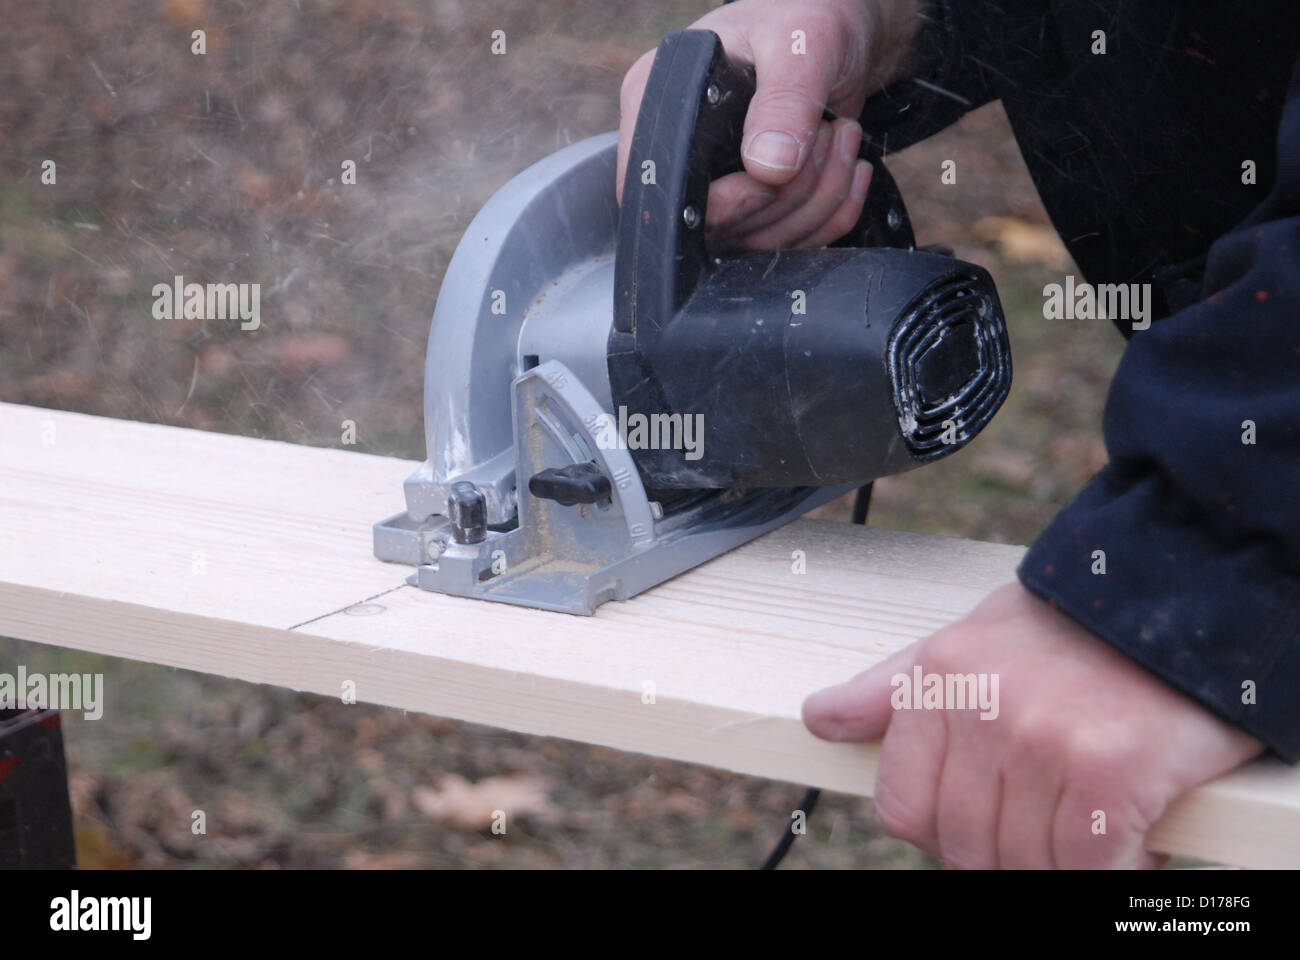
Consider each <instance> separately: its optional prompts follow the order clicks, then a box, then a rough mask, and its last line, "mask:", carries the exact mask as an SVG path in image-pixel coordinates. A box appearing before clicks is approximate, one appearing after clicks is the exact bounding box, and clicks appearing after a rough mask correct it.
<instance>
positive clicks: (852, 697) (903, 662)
mask: <svg viewBox="0 0 1300 960" xmlns="http://www.w3.org/2000/svg"><path fill="white" fill-rule="evenodd" d="M915 662H916V644H914V643H913V644H910V645H909V646H906V647H904V648H903V649H902V650H899V651H897V652H896V653H894V654H893V655H892V656H889V657H887V658H886V659H884V660H881V661H880V662H879V663H878V664H876V665H875V666H874V667H872V668H871V669H869V670H864V671H863V672H862V673H859V674H858V675H857V676H856V677H854V678H853V679H852V680H848V681H845V682H844V683H841V684H839V685H838V686H834V687H827V688H826V689H825V690H818V691H817V692H816V693H814V694H812V695H811V696H810V697H808V699H807V700H805V701H804V702H803V722H804V726H806V727H807V728H808V729H809V730H810V731H811V732H812V733H813V735H814V736H818V737H821V738H822V739H823V740H835V741H841V742H842V741H851V742H854V743H858V742H862V741H867V740H879V739H880V738H881V737H883V736H884V735H885V730H886V728H888V726H889V721H890V719H891V718H892V716H893V714H894V709H893V706H892V705H891V704H890V702H889V698H890V695H891V694H892V692H893V684H891V683H890V679H891V678H892V677H894V676H896V675H897V674H899V673H906V672H907V671H910V670H911V669H912V665H913V664H914V663H915Z"/></svg>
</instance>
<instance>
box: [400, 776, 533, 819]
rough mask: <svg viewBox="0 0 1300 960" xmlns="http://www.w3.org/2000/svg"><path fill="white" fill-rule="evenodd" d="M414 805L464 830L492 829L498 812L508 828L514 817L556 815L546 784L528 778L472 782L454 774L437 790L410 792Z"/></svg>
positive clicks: (426, 813) (433, 816)
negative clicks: (501, 813) (498, 811)
mask: <svg viewBox="0 0 1300 960" xmlns="http://www.w3.org/2000/svg"><path fill="white" fill-rule="evenodd" d="M411 802H412V803H413V804H415V807H416V809H417V810H419V811H420V812H421V813H423V814H424V815H425V816H426V817H429V818H430V819H432V820H439V821H441V822H443V823H447V824H450V825H451V826H453V827H459V828H460V829H462V830H481V829H483V828H485V827H487V826H490V825H491V824H492V821H493V819H494V817H495V811H497V810H501V811H503V812H504V813H505V815H506V818H507V819H506V823H507V829H508V828H509V822H510V820H511V819H513V818H514V817H518V816H521V815H532V816H536V817H541V818H546V817H549V816H551V815H553V814H554V813H555V808H554V807H553V806H552V805H551V799H550V796H549V795H548V793H547V785H546V782H545V781H544V780H542V779H541V778H539V777H532V776H526V775H520V776H508V777H488V778H486V779H484V780H480V781H479V782H478V783H470V782H469V781H468V780H466V779H465V778H463V777H459V776H457V775H456V774H454V773H452V774H448V775H447V776H445V777H443V778H442V780H441V781H440V782H439V783H438V785H437V787H416V788H415V789H414V790H412V791H411Z"/></svg>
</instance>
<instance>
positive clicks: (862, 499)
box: [759, 483, 871, 870]
mask: <svg viewBox="0 0 1300 960" xmlns="http://www.w3.org/2000/svg"><path fill="white" fill-rule="evenodd" d="M870 506H871V484H869V483H868V484H866V485H865V486H862V487H858V492H857V495H856V496H855V497H854V498H853V522H854V523H856V524H858V525H859V526H865V525H866V522H867V509H868V508H869V507H870ZM821 795H822V792H821V791H820V790H819V789H817V788H816V787H809V788H808V790H807V792H806V793H805V794H804V795H803V799H802V800H801V801H799V809H800V810H802V811H803V820H804V823H805V824H807V823H808V818H809V817H811V816H812V812H813V808H814V807H816V806H817V798H818V797H820V796H821ZM796 836H797V834H796V833H795V832H794V830H793V828H792V827H786V829H785V832H784V833H782V834H781V839H780V840H778V841H777V842H776V846H775V847H773V848H772V852H771V853H769V854H768V855H767V859H766V860H764V861H763V865H762V866H761V867H759V869H760V870H775V869H776V868H777V866H778V865H779V864H780V863H781V861H782V860H784V859H785V855H786V854H787V853H789V852H790V847H791V845H792V844H793V843H794V838H795V837H796Z"/></svg>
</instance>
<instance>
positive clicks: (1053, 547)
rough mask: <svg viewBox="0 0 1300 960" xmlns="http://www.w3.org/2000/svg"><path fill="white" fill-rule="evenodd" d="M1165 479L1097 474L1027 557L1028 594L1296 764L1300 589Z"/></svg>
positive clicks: (1265, 546) (1262, 544)
mask: <svg viewBox="0 0 1300 960" xmlns="http://www.w3.org/2000/svg"><path fill="white" fill-rule="evenodd" d="M1271 549H1272V548H1271V547H1270V545H1269V543H1268V542H1267V541H1263V540H1260V541H1257V542H1249V541H1243V542H1240V543H1233V544H1228V543H1224V542H1222V541H1220V540H1218V539H1217V538H1216V537H1215V536H1214V535H1213V534H1212V533H1211V532H1210V531H1209V530H1208V529H1206V527H1205V526H1204V525H1203V524H1202V523H1200V522H1198V518H1197V517H1196V515H1195V511H1194V510H1193V509H1192V508H1191V507H1190V506H1189V505H1188V504H1187V503H1186V502H1185V501H1184V500H1183V498H1182V497H1181V495H1180V494H1179V493H1178V491H1177V490H1175V489H1174V488H1173V487H1172V486H1171V485H1170V484H1169V483H1168V482H1167V481H1166V480H1165V479H1164V478H1163V477H1161V476H1160V475H1158V474H1151V475H1148V476H1146V477H1145V478H1143V479H1142V480H1140V481H1139V482H1136V483H1124V482H1121V481H1120V480H1119V479H1118V478H1117V477H1116V475H1115V473H1114V471H1113V469H1112V468H1110V467H1107V468H1106V469H1105V470H1103V471H1102V472H1101V473H1100V474H1098V475H1097V476H1096V477H1095V478H1094V479H1093V480H1092V481H1091V482H1090V483H1089V484H1088V486H1087V487H1085V488H1084V490H1083V492H1082V493H1080V494H1079V496H1078V497H1077V498H1076V499H1075V500H1074V501H1073V502H1072V503H1071V504H1070V505H1069V506H1068V507H1066V509H1065V510H1063V511H1062V512H1061V513H1060V514H1059V515H1057V517H1056V519H1055V520H1053V521H1052V523H1051V524H1050V525H1049V526H1048V528H1047V529H1046V530H1045V531H1044V532H1043V534H1042V535H1041V536H1040V537H1039V538H1038V540H1037V541H1035V543H1034V545H1033V546H1032V547H1030V549H1029V552H1028V553H1027V554H1026V555H1025V558H1024V560H1023V561H1022V562H1021V564H1020V568H1019V570H1018V571H1017V573H1018V575H1019V577H1020V581H1021V582H1022V583H1023V584H1024V585H1025V587H1027V588H1028V589H1029V590H1030V591H1032V592H1033V593H1035V594H1037V595H1038V596H1040V597H1042V598H1043V599H1045V600H1047V601H1049V602H1051V603H1053V604H1055V605H1056V606H1057V608H1059V609H1060V610H1061V612H1063V613H1065V614H1066V615H1067V616H1069V617H1070V618H1071V619H1073V620H1075V621H1077V622H1078V623H1080V624H1082V625H1083V626H1085V627H1087V628H1088V629H1089V630H1091V631H1092V632H1093V633H1095V634H1097V635H1098V636H1100V637H1102V638H1103V639H1105V640H1106V641H1107V642H1109V643H1110V644H1112V645H1113V646H1115V647H1116V648H1118V649H1119V650H1120V651H1121V652H1123V653H1124V654H1126V655H1127V656H1129V657H1130V658H1132V659H1133V660H1135V661H1137V662H1138V663H1140V664H1141V665H1142V666H1143V667H1145V668H1146V669H1148V670H1150V671H1151V672H1152V673H1154V674H1155V675H1157V676H1159V677H1160V678H1162V679H1163V680H1165V681H1166V682H1167V683H1169V684H1170V685H1171V686H1173V687H1175V688H1177V689H1178V690H1180V691H1182V692H1183V693H1184V694H1186V695H1187V696H1189V697H1191V698H1192V699H1194V700H1196V701H1197V702H1198V703H1200V704H1201V705H1202V706H1204V707H1206V708H1207V709H1208V710H1210V711H1212V712H1213V713H1215V714H1217V715H1218V716H1219V717H1221V718H1222V719H1224V720H1226V721H1227V722H1228V723H1231V724H1233V725H1234V726H1236V727H1239V728H1240V729H1242V730H1244V731H1246V732H1247V733H1249V734H1251V735H1252V736H1254V737H1256V738H1258V739H1259V740H1262V741H1263V742H1264V743H1266V744H1267V745H1268V746H1269V747H1270V748H1272V750H1273V751H1274V752H1275V753H1277V754H1278V755H1279V756H1281V757H1282V758H1283V759H1284V760H1286V761H1288V762H1291V763H1294V762H1296V761H1297V760H1300V579H1297V578H1295V577H1294V576H1292V575H1290V574H1288V573H1285V572H1283V571H1282V570H1281V569H1279V567H1278V565H1277V564H1276V563H1274V562H1273V561H1272V559H1271V556H1270V552H1271Z"/></svg>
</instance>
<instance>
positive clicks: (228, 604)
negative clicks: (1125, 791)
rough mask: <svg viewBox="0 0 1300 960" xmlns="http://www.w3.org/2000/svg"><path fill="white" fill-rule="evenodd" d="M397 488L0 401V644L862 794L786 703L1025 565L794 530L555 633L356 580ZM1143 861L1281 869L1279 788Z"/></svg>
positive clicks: (386, 475)
mask: <svg viewBox="0 0 1300 960" xmlns="http://www.w3.org/2000/svg"><path fill="white" fill-rule="evenodd" d="M413 466H414V464H412V463H410V462H408V461H403V460H396V459H390V458H384V457H374V456H369V455H366V454H360V453H353V452H349V451H344V450H326V449H317V448H309V447H300V446H294V445H290V444H283V443H274V442H270V441H262V440H251V439H247V438H242V437H231V436H225V435H219V434H210V433H203V432H199V431H192V430H183V429H178V428H172V427H160V426H153V425H146V424H138V423H127V422H122V421H116V420H109V419H103V418H98V417H88V416H83V415H79V414H69V413H61V412H57V411H50V410H41V409H35V408H30V407H21V406H14V405H6V404H0V634H5V635H9V636H14V637H19V638H23V639H28V640H33V641H38V642H42V643H50V644H56V645H59V646H65V647H73V648H77V649H83V650H89V651H94V652H96V653H103V654H108V655H111V656H120V657H128V658H132V659H137V660H146V661H150V662H154V663H161V664H167V665H171V666H176V667H184V668H187V669H192V670H200V671H204V672H208V673H214V674H220V675H222V676H227V677H235V678H238V679H243V680H248V681H253V682H257V683H270V684H276V685H278V686H283V687H289V688H292V689H295V690H308V691H312V692H316V693H320V694H325V695H328V696H339V695H340V694H341V692H342V691H343V688H344V684H345V683H351V684H355V689H356V693H357V697H358V698H359V699H360V700H364V701H369V702H373V703H380V704H386V705H390V706H395V707H401V708H404V709H408V710H418V711H422V712H427V713H433V714H439V715H443V716H450V717H456V718H459V719H464V720H472V721H476V722H479V723H487V724H492V725H495V726H500V727H505V728H508V729H512V730H518V731H523V732H527V733H534V734H543V735H548V736H560V737H567V738H570V739H574V740H581V741H586V742H590V743H598V744H603V745H607V746H612V747H618V748H621V749H625V750H634V751H639V752H644V753H649V754H654V755H658V756H665V757H671V758H674V759H678V760H686V761H691V762H697V763H705V764H709V765H712V766H716V767H722V768H725V769H730V770H736V771H739V772H742V773H749V774H755V775H759V776H765V777H771V778H774V779H780V780H788V781H793V782H796V783H806V784H812V785H817V786H822V787H826V788H829V789H833V790H839V791H844V792H849V793H856V794H862V795H870V794H871V791H872V787H873V783H874V778H875V761H876V748H875V747H874V746H873V745H852V744H831V743H825V742H823V741H820V740H817V739H816V738H814V737H813V736H811V735H810V734H809V733H808V732H807V731H806V730H805V729H804V727H803V724H802V723H801V722H800V719H799V713H800V705H801V703H802V701H803V698H804V697H805V696H806V695H807V693H809V692H810V691H812V690H815V689H818V688H819V687H822V686H825V685H827V684H831V683H835V682H838V681H841V680H843V679H846V678H847V677H849V676H851V675H853V674H854V673H856V672H858V671H860V670H862V669H864V668H865V667H867V666H869V665H870V664H872V663H874V662H876V661H877V660H879V659H880V658H882V657H884V656H886V655H888V654H889V653H890V652H892V651H893V650H896V649H898V648H899V647H900V646H903V645H905V644H907V643H910V642H911V641H913V640H915V639H918V638H920V637H923V636H926V635H927V634H929V633H930V632H932V631H933V630H935V629H936V628H938V627H940V626H942V625H943V624H945V623H948V622H950V621H951V620H953V619H954V618H956V617H958V616H960V615H961V614H962V613H964V612H965V611H967V610H969V609H970V608H971V607H972V606H974V605H975V604H976V603H977V602H978V601H979V599H980V598H981V597H982V596H984V595H985V594H986V593H987V592H988V591H989V590H990V589H992V588H993V587H995V586H997V585H999V584H1001V583H1005V582H1006V581H1008V580H1010V579H1011V578H1012V576H1013V571H1014V568H1015V565H1016V563H1017V561H1018V560H1019V558H1020V556H1021V554H1022V552H1023V551H1022V549H1021V548H1019V547H1008V546H1002V545H998V544H988V543H976V542H971V541H965V540H954V539H949V538H943V537H934V536H927V535H922V534H913V533H902V532H898V531H890V530H884V529H880V528H875V527H871V528H865V529H863V528H857V527H852V526H850V525H848V524H841V523H833V522H829V521H820V520H800V521H797V522H795V523H792V524H790V525H788V526H786V527H784V528H782V529H780V530H778V531H775V532H773V533H771V534H769V535H768V536H766V537H764V538H762V539H761V540H758V541H756V542H754V543H751V544H749V545H747V546H745V547H742V548H740V549H738V550H735V551H732V552H731V553H729V554H727V555H725V556H723V557H719V558H717V559H716V560H713V561H711V562H710V563H708V564H705V565H703V566H702V567H700V568H698V569H696V570H693V571H691V572H690V573H687V574H684V575H683V576H681V577H678V578H676V579H675V580H673V581H670V582H669V583H666V584H664V585H662V586H660V587H658V588H656V589H655V590H652V591H650V592H649V593H647V594H644V595H642V596H640V597H637V598H634V599H633V600H630V601H627V602H625V603H613V604H606V605H605V606H603V607H601V608H600V611H599V613H598V614H597V616H595V617H591V618H584V617H571V616H567V615H564V614H553V613H545V612H542V611H536V610H526V609H522V608H518V607H509V606H504V605H500V604H493V603H484V602H481V601H472V600H465V599H460V598H454V597H444V596H439V595H436V594H431V593H427V592H424V591H420V590H417V589H415V588H412V587H408V586H405V584H404V579H405V576H406V573H407V572H408V571H407V568H404V567H400V566H393V565H389V564H384V563H380V562H378V561H376V560H374V559H373V558H372V556H371V552H370V550H371V546H370V525H371V523H372V522H373V521H375V520H376V519H378V518H380V517H383V516H387V515H389V514H391V513H394V512H396V511H397V510H398V509H400V505H401V481H402V479H403V478H404V477H405V476H406V475H407V474H408V473H409V472H410V470H411V469H412V468H413ZM796 550H802V551H803V552H804V555H805V558H806V567H807V572H806V573H805V574H803V575H798V574H796V573H794V572H793V569H792V554H793V552H794V551H796ZM648 685H652V687H651V686H648ZM650 689H653V693H654V697H653V702H652V703H648V702H646V701H647V700H648V699H650V698H649V697H647V696H645V694H646V692H647V691H648V690H650ZM111 697H112V691H111V690H110V691H108V692H107V699H108V709H107V712H106V716H108V717H110V718H111V715H112V699H111ZM1152 846H1153V849H1159V850H1162V851H1165V852H1170V853H1179V854H1185V855H1190V856H1198V857H1204V858H1206V859H1212V860H1217V861H1221V862H1228V863H1235V864H1240V865H1245V866H1257V867H1265V866H1297V865H1300V770H1296V769H1291V768H1288V767H1285V766H1283V765H1281V764H1277V763H1270V762H1260V763H1256V764H1253V765H1251V766H1250V767H1247V768H1244V769H1242V770H1239V771H1236V772H1234V773H1232V774H1230V775H1228V776H1227V777H1225V778H1222V779H1221V780H1219V781H1217V782H1216V783H1213V784H1209V785H1206V786H1204V787H1201V788H1199V789H1197V790H1195V791H1192V792H1190V793H1189V794H1187V795H1186V796H1185V797H1183V798H1182V799H1181V800H1180V801H1179V802H1178V803H1177V804H1175V805H1174V807H1173V808H1172V809H1171V810H1170V811H1169V813H1168V814H1167V816H1166V817H1165V819H1164V820H1163V821H1161V824H1160V825H1159V826H1158V827H1157V829H1156V831H1155V832H1154V833H1153V835H1152Z"/></svg>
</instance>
